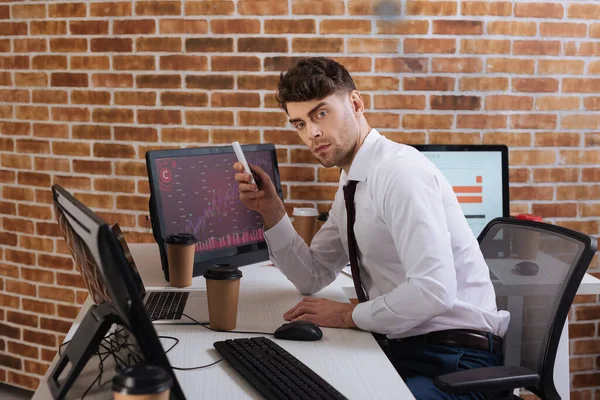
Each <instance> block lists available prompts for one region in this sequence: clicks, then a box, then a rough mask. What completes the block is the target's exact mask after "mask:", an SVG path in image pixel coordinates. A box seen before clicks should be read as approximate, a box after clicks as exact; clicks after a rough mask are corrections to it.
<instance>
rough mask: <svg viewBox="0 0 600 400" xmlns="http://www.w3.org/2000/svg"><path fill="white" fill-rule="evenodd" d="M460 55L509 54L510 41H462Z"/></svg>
mask: <svg viewBox="0 0 600 400" xmlns="http://www.w3.org/2000/svg"><path fill="white" fill-rule="evenodd" d="M460 53H461V54H510V40H495V39H462V40H461V41H460Z"/></svg>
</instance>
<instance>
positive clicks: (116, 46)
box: [90, 38, 133, 53]
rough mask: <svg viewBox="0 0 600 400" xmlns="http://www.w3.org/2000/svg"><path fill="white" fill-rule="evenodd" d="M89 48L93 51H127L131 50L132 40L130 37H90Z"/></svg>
mask: <svg viewBox="0 0 600 400" xmlns="http://www.w3.org/2000/svg"><path fill="white" fill-rule="evenodd" d="M90 49H91V50H92V51H93V52H127V53H130V52H132V51H133V40H132V39H130V38H102V39H100V38H98V39H92V40H91V42H90Z"/></svg>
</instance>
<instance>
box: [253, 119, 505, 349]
mask: <svg viewBox="0 0 600 400" xmlns="http://www.w3.org/2000/svg"><path fill="white" fill-rule="evenodd" d="M348 180H356V181H359V182H358V185H357V187H356V194H355V199H354V202H355V208H356V222H355V224H354V232H355V235H356V241H357V244H358V258H359V268H360V276H361V281H362V283H363V286H364V287H365V290H366V292H367V295H368V297H369V300H368V301H366V302H363V303H360V304H359V305H358V306H357V307H356V308H355V309H354V312H353V314H352V318H353V320H354V322H355V323H356V325H357V326H358V327H359V328H360V329H363V330H366V331H371V332H377V333H382V334H386V335H387V337H388V338H402V337H409V336H415V335H420V334H424V333H428V332H432V331H439V330H446V329H476V330H480V331H486V332H492V333H494V334H496V335H499V336H504V334H505V333H506V330H507V328H508V322H509V313H508V312H507V311H498V310H497V308H496V300H495V293H494V287H493V286H492V283H491V281H490V275H489V269H488V267H487V265H486V263H485V260H484V258H483V255H482V253H481V251H480V249H479V244H478V242H477V238H476V237H475V235H474V234H473V232H472V230H471V228H470V227H469V225H468V224H467V220H466V218H465V216H464V214H463V212H462V209H461V207H460V205H459V203H458V200H457V198H456V195H455V194H454V191H453V190H452V187H451V186H450V184H449V183H448V181H447V180H446V178H445V177H444V176H443V175H442V173H441V172H440V171H439V170H438V169H437V167H435V165H434V164H433V163H431V162H430V161H429V160H428V159H427V158H426V157H425V156H424V155H422V154H421V153H420V152H419V151H417V150H416V149H414V148H413V147H411V146H407V145H403V144H399V143H395V142H393V141H391V140H388V139H387V138H385V137H384V136H382V135H380V134H379V132H377V131H376V130H375V129H373V130H371V132H369V134H368V135H367V137H366V139H365V141H364V142H363V144H362V146H361V147H360V149H359V151H358V152H357V154H356V157H355V158H354V160H353V162H352V166H351V167H350V172H349V173H348V175H346V173H345V172H342V175H341V178H340V188H339V189H338V191H337V193H336V195H335V199H334V201H333V205H332V208H331V211H330V213H329V219H328V220H327V222H326V223H325V224H324V225H323V227H322V228H321V229H320V230H319V232H318V233H317V234H316V235H315V237H314V239H313V241H312V243H311V246H310V248H309V247H308V246H307V245H306V243H305V242H304V240H303V239H302V238H301V237H300V236H299V235H298V234H297V233H296V231H295V230H294V228H293V226H292V223H291V221H290V219H289V218H288V216H287V215H286V216H284V217H283V218H282V219H281V220H280V221H279V222H278V223H277V224H276V225H275V226H273V227H271V228H270V229H269V230H267V231H266V232H265V238H266V242H267V245H268V248H269V253H270V258H271V261H272V262H273V263H274V264H275V265H276V266H277V267H278V268H279V269H280V270H281V271H282V272H283V273H284V274H285V275H286V276H287V278H288V279H289V280H290V281H291V282H292V283H293V284H294V285H295V286H296V287H297V288H298V290H299V291H300V292H302V293H303V294H307V295H308V294H312V293H316V292H318V291H319V290H321V289H322V288H324V287H326V286H327V285H329V284H330V283H331V282H332V281H334V280H335V278H336V277H337V275H338V274H339V272H340V271H341V270H342V268H343V267H344V266H345V265H346V264H347V263H348V260H349V258H348V237H347V226H346V224H347V222H346V220H347V218H346V206H345V204H344V194H343V190H342V188H343V186H344V185H345V184H346V182H347V181H348Z"/></svg>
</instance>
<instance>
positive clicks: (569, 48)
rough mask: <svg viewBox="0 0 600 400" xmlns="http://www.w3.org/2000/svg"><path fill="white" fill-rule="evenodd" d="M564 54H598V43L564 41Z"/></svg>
mask: <svg viewBox="0 0 600 400" xmlns="http://www.w3.org/2000/svg"><path fill="white" fill-rule="evenodd" d="M565 55H567V56H597V55H600V43H598V42H597V41H594V42H582V41H575V42H566V43H565Z"/></svg>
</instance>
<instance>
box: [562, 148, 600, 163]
mask: <svg viewBox="0 0 600 400" xmlns="http://www.w3.org/2000/svg"><path fill="white" fill-rule="evenodd" d="M560 160H561V164H600V151H599V150H561V151H560Z"/></svg>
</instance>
